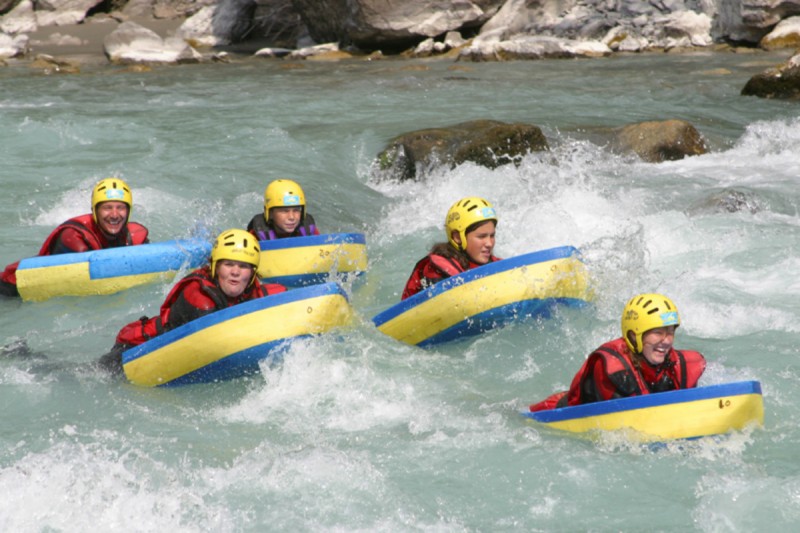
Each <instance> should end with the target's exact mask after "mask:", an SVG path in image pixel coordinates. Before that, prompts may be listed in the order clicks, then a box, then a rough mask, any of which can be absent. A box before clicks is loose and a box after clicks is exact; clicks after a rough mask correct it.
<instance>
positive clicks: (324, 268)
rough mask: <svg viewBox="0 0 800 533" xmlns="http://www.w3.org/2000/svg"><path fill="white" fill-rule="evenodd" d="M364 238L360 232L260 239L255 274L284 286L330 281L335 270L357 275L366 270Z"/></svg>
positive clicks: (299, 285) (339, 272) (337, 272)
mask: <svg viewBox="0 0 800 533" xmlns="http://www.w3.org/2000/svg"><path fill="white" fill-rule="evenodd" d="M366 242H367V241H366V238H365V237H364V235H363V234H362V233H330V234H325V235H310V236H308V237H287V238H285V239H275V240H271V241H260V242H259V245H260V246H261V261H260V263H259V267H258V275H259V276H260V277H261V279H262V280H263V281H266V282H271V283H280V284H282V285H285V286H287V287H303V286H306V285H312V284H315V283H322V282H325V281H331V280H332V279H333V278H332V276H335V275H336V274H348V275H354V276H360V275H362V274H364V273H365V272H366V271H367V244H366Z"/></svg>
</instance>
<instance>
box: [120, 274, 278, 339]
mask: <svg viewBox="0 0 800 533" xmlns="http://www.w3.org/2000/svg"><path fill="white" fill-rule="evenodd" d="M191 285H198V286H199V287H198V288H199V291H187V288H188V287H189V286H191ZM285 291H286V287H284V286H283V285H279V284H277V283H261V282H260V280H259V279H256V281H255V283H253V284H252V285H250V287H248V289H247V290H245V292H244V293H242V294H241V295H239V296H238V297H237V298H235V299H231V298H228V297H227V296H226V295H225V293H224V292H222V289H220V288H219V285H217V284H216V283H215V282H214V280H213V278H212V277H211V268H210V267H208V266H205V267H203V268H200V269H197V270H195V271H194V272H192V273H191V274H189V275H187V276H185V277H184V278H183V279H181V280H180V281H179V282H178V283H177V284H176V285H175V286H174V287H173V288H172V290H171V291H170V292H169V294H168V295H167V298H166V300H164V303H163V304H161V310H160V312H159V314H158V316H154V317H152V318H148V317H146V316H143V317H142V318H140V319H139V320H137V321H135V322H131V323H130V324H127V325H126V326H125V327H123V328H122V329H121V330H120V332H119V333H118V334H117V339H116V342H117V344H124V345H127V346H137V345H139V344H142V343H143V342H145V341H147V340H150V339H152V338H153V337H155V336H157V335H160V334H162V333H164V332H165V331H169V330H170V329H173V328H176V327H178V326H180V325H183V324H185V323H186V322H188V321H190V320H193V319H195V318H199V317H201V316H204V315H207V314H209V313H212V312H214V311H219V310H221V309H225V308H228V307H232V306H234V305H236V304H238V303H241V302H245V301H247V300H253V299H255V298H261V297H264V296H269V295H272V294H278V293H280V292H285ZM187 292H189V293H193V294H195V295H196V296H194V297H192V296H190V297H189V298H187V297H186V294H187ZM181 298H183V300H184V302H185V303H184V304H183V305H184V307H186V306H187V304H188V306H189V307H192V308H194V309H193V310H190V311H189V312H190V314H191V315H192V316H182V317H181V320H180V323H176V321H175V320H172V321H170V317H171V315H172V312H173V307H174V306H175V304H176V302H177V301H178V300H179V299H181ZM185 312H186V311H185V310H184V313H185Z"/></svg>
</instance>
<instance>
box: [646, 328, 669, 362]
mask: <svg viewBox="0 0 800 533" xmlns="http://www.w3.org/2000/svg"><path fill="white" fill-rule="evenodd" d="M674 341H675V326H664V327H660V328H654V329H651V330H648V331H646V332H645V334H644V335H642V356H644V358H645V360H646V361H647V362H648V363H650V364H651V365H653V366H658V365H660V364H661V363H663V362H664V360H665V359H666V358H667V354H669V351H670V350H671V349H672V343H673V342H674Z"/></svg>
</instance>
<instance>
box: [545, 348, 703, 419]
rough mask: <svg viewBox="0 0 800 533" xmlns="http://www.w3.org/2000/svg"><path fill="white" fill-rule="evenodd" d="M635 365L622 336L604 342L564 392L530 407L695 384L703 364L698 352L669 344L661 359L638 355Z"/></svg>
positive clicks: (688, 386) (563, 404)
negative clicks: (654, 362) (652, 361)
mask: <svg viewBox="0 0 800 533" xmlns="http://www.w3.org/2000/svg"><path fill="white" fill-rule="evenodd" d="M640 361H641V364H640V366H639V368H638V369H637V367H636V366H635V365H634V363H633V355H632V354H631V352H630V350H629V349H628V346H627V344H626V343H625V339H623V338H622V337H620V338H619V339H616V340H613V341H610V342H607V343H605V344H603V345H602V346H600V347H599V348H597V350H595V351H594V352H592V353H591V354H590V355H589V357H588V358H587V359H586V361H585V362H584V363H583V366H581V368H580V370H578V373H577V374H575V377H574V378H573V380H572V384H571V385H570V388H569V390H568V391H566V392H560V393H556V394H554V395H552V396H550V397H549V398H547V399H545V400H544V401H542V402H539V403H537V404H534V405H532V406H531V407H530V410H531V411H541V410H546V409H553V408H556V407H564V406H567V405H580V404H585V403H592V402H599V401H603V400H611V399H614V398H625V397H628V396H639V395H642V394H650V393H654V392H665V391H670V390H678V389H690V388H693V387H696V386H697V382H698V380H699V379H700V376H702V375H703V372H704V371H705V368H706V360H705V358H704V357H703V355H702V354H700V353H699V352H695V351H691V350H675V349H674V348H671V349H670V351H669V353H668V354H667V357H666V358H665V359H664V362H663V363H661V364H660V365H658V366H653V365H651V364H650V363H648V362H647V361H646V360H644V358H640Z"/></svg>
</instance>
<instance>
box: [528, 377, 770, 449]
mask: <svg viewBox="0 0 800 533" xmlns="http://www.w3.org/2000/svg"><path fill="white" fill-rule="evenodd" d="M522 415H523V416H525V417H527V418H531V419H533V420H535V421H536V422H540V423H542V424H545V425H547V426H550V427H552V428H556V429H559V430H563V431H568V432H571V433H586V432H593V431H598V430H602V431H617V430H633V432H634V433H635V435H636V438H637V440H642V441H645V442H647V441H664V440H672V439H692V438H698V437H704V436H709V435H720V434H723V433H728V432H730V431H734V430H741V429H744V428H745V427H747V426H749V425H754V424H757V425H759V426H760V425H763V423H764V403H763V399H762V396H761V383H759V382H758V381H738V382H734V383H726V384H722V385H710V386H707V387H697V388H694V389H682V390H676V391H669V392H659V393H655V394H644V395H642V396H631V397H629V398H618V399H615V400H607V401H604V402H595V403H589V404H584V405H576V406H572V407H562V408H558V409H551V410H547V411H536V412H534V413H531V412H523V413H522Z"/></svg>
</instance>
